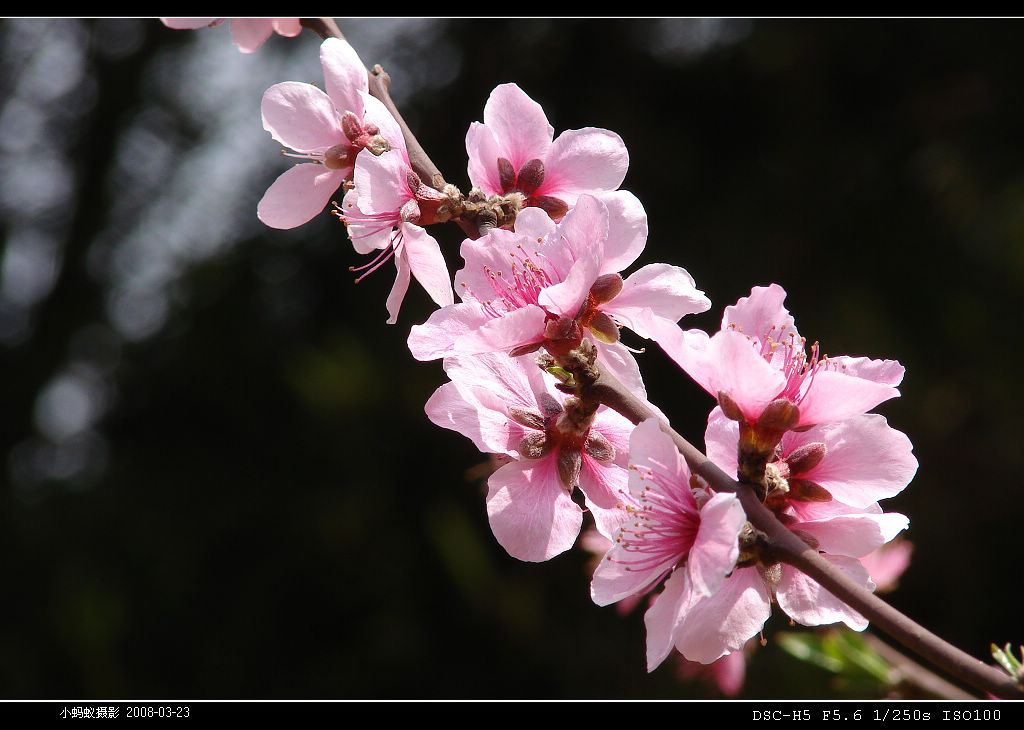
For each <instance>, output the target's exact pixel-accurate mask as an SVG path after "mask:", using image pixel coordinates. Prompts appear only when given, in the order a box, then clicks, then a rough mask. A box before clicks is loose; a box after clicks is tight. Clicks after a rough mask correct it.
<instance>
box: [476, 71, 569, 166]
mask: <svg viewBox="0 0 1024 730" xmlns="http://www.w3.org/2000/svg"><path fill="white" fill-rule="evenodd" d="M484 124H486V125H487V126H488V127H489V128H490V129H491V131H492V132H493V133H494V138H495V140H496V142H497V144H498V151H499V155H500V156H501V157H504V158H506V159H507V160H508V161H509V162H511V163H512V167H513V168H514V169H515V170H517V171H518V170H519V168H520V167H522V165H523V163H525V162H527V161H528V160H532V159H540V160H543V159H544V158H545V157H546V156H547V153H548V149H550V147H551V139H552V137H554V135H555V129H554V127H552V126H551V125H550V124H548V118H547V116H545V114H544V110H543V109H542V108H541V106H540V104H538V103H537V102H535V101H534V100H533V99H531V98H530V97H529V96H527V95H526V93H525V92H524V91H523V90H522V89H520V88H519V87H518V86H516V85H515V84H502V85H501V86H498V87H496V88H495V89H494V91H492V92H491V95H490V96H489V97H488V99H487V103H486V104H485V105H484ZM490 164H492V165H496V164H497V158H495V159H494V160H491V161H490Z"/></svg>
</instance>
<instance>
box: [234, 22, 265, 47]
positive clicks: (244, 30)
mask: <svg viewBox="0 0 1024 730" xmlns="http://www.w3.org/2000/svg"><path fill="white" fill-rule="evenodd" d="M273 32H274V23H273V19H271V18H232V19H231V38H232V40H234V41H235V45H236V46H238V50H240V51H241V52H242V53H252V52H253V51H255V50H256V49H257V48H259V47H260V46H262V45H263V43H264V42H265V41H266V40H267V38H269V37H270V34H271V33H273Z"/></svg>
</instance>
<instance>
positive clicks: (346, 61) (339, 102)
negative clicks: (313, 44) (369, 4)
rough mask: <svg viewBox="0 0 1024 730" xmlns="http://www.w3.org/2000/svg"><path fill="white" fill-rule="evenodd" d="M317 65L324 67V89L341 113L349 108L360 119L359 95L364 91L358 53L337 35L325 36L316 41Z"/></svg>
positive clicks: (361, 65) (364, 79)
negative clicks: (317, 42) (318, 45)
mask: <svg viewBox="0 0 1024 730" xmlns="http://www.w3.org/2000/svg"><path fill="white" fill-rule="evenodd" d="M320 65H321V66H323V68H324V89H326V91H327V95H328V96H329V97H330V98H331V101H332V102H333V103H334V106H335V107H336V108H337V110H338V111H339V112H341V113H345V112H346V111H350V112H352V113H353V114H355V115H356V116H357V117H359V118H360V119H362V118H363V97H362V96H361V95H360V93H359V92H361V91H366V90H367V89H368V88H369V84H368V82H367V80H366V66H364V65H363V62H362V61H361V60H360V59H359V54H357V53H356V51H355V49H354V48H352V46H351V45H349V43H348V41H344V40H342V39H341V38H327V39H326V40H325V41H324V42H323V43H321V44H320Z"/></svg>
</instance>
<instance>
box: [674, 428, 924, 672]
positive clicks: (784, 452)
mask: <svg viewBox="0 0 1024 730" xmlns="http://www.w3.org/2000/svg"><path fill="white" fill-rule="evenodd" d="M887 429H888V430H887ZM739 430H740V427H739V425H738V424H737V423H736V422H735V421H732V420H730V419H727V418H726V417H725V416H724V415H723V414H722V412H721V410H720V409H719V408H716V409H715V410H714V411H713V412H712V414H711V416H710V417H709V419H708V430H707V434H706V438H707V452H708V456H709V458H710V459H711V460H712V461H714V462H715V463H716V464H717V465H718V466H719V467H721V468H722V469H724V470H726V471H729V470H735V469H736V467H737V457H736V452H737V446H738V443H739ZM890 431H891V433H890ZM872 449H876V450H877V453H878V459H879V461H880V462H882V466H884V467H886V468H888V469H891V470H892V475H891V476H887V475H885V474H884V473H883V471H884V469H880V468H878V467H879V465H874V464H871V459H872V454H873V451H872ZM916 468H917V462H916V460H915V459H914V458H913V457H912V456H911V455H910V449H909V442H905V437H904V436H903V435H902V434H900V433H899V432H897V431H892V430H891V429H889V428H888V426H887V425H885V421H884V419H881V417H880V416H873V415H864V416H861V417H858V418H855V419H852V421H849V422H845V423H842V424H829V425H828V426H827V427H826V426H817V427H814V428H811V429H808V430H807V431H805V432H802V433H793V432H790V433H787V434H785V435H784V436H783V437H782V439H781V440H780V442H779V444H778V445H777V446H776V447H775V452H774V454H773V459H772V461H770V462H769V464H768V466H767V468H766V470H765V474H766V478H765V485H764V486H765V488H766V492H767V493H766V494H765V495H764V502H765V505H766V506H767V507H769V508H770V509H772V510H773V511H774V512H775V513H776V514H777V515H778V516H779V518H780V520H782V521H783V522H784V524H786V526H787V527H788V528H789V529H790V530H792V531H793V532H795V533H797V534H798V535H799V536H800V537H801V539H803V540H804V542H807V543H808V544H810V545H813V546H814V547H815V548H816V549H817V550H818V551H819V552H820V553H821V554H822V557H823V558H824V559H825V560H827V561H829V562H831V563H832V564H833V565H834V566H835V567H837V568H838V569H840V570H841V571H843V572H844V573H846V574H847V575H848V576H849V577H850V578H851V579H853V580H854V581H856V582H857V583H859V584H860V585H861V586H863V587H864V588H866V589H868V590H873V589H874V587H875V584H874V583H873V582H872V580H871V578H870V577H869V574H868V571H867V570H866V569H865V567H864V565H862V564H861V560H860V559H862V558H864V557H865V556H867V555H869V554H870V553H872V552H873V551H874V550H876V549H878V548H879V547H881V546H882V545H884V544H885V543H887V542H889V541H890V540H892V539H893V538H894V537H895V536H896V535H897V534H898V533H899V532H901V531H902V530H904V529H905V528H906V526H907V524H908V521H907V518H906V517H905V516H904V515H901V514H897V513H883V512H882V509H881V508H880V507H879V506H878V504H877V503H876V502H872V503H870V504H865V501H869V500H868V498H869V496H871V495H886V496H891V495H892V494H895V493H898V492H899V491H900V490H901V489H902V488H903V487H904V486H905V485H906V483H907V482H908V481H909V480H910V478H911V477H912V476H913V475H914V472H915V470H916ZM858 470H860V471H861V472H862V473H863V474H864V480H865V485H866V486H865V489H864V490H863V491H862V490H859V489H857V488H856V484H855V482H856V476H855V474H856V472H857V471H858ZM811 476H813V477H814V479H813V480H812V479H810V478H809V477H811ZM837 496H841V497H843V498H845V499H850V500H851V501H852V502H854V503H856V505H857V506H852V505H851V504H847V503H844V502H841V501H839V500H838V498H836V497H837ZM773 600H774V601H775V602H776V603H777V604H778V606H779V608H780V609H782V611H783V612H784V613H785V614H786V615H788V616H789V617H790V618H791V619H792V620H793V621H795V622H797V623H800V624H804V625H806V626H819V625H824V624H831V623H837V622H842V623H845V624H846V625H847V626H849V627H850V628H852V629H854V630H857V631H860V630H863V629H864V628H865V627H866V626H867V623H868V622H867V620H866V619H865V618H864V617H863V616H861V615H860V614H859V613H858V612H856V611H854V610H853V609H852V608H850V607H849V606H847V605H846V604H844V603H843V602H842V601H840V600H838V599H837V598H836V597H835V596H833V595H832V594H831V593H829V592H828V591H827V590H825V589H824V588H822V587H821V585H819V584H818V583H817V582H816V581H814V580H813V579H811V578H810V577H808V576H807V575H805V574H804V573H801V572H800V571H798V570H796V569H795V568H792V567H791V566H788V565H784V564H760V563H759V561H758V558H757V556H756V553H755V554H754V555H752V556H751V557H748V558H746V559H741V561H740V567H739V568H737V570H735V571H734V572H733V573H732V575H730V577H729V578H728V579H727V580H726V581H725V583H724V584H723V586H722V587H721V589H720V590H719V591H718V592H717V593H715V594H714V595H712V596H709V597H708V598H707V599H705V600H703V601H701V602H699V603H698V604H696V605H695V606H694V607H693V608H692V609H691V611H690V615H689V618H688V622H687V623H686V624H684V626H683V628H682V629H680V630H679V631H678V633H677V635H676V648H677V649H679V651H680V652H681V653H683V654H684V655H685V656H686V657H687V658H689V659H692V660H695V661H699V662H702V663H705V664H706V663H710V662H712V661H715V660H716V659H718V658H719V657H720V656H723V655H725V654H727V653H729V652H731V651H736V650H737V649H738V648H739V647H740V646H742V644H743V642H745V641H746V639H748V638H749V637H751V636H753V635H754V634H755V633H757V632H758V631H760V630H761V627H762V626H763V624H764V622H765V620H767V618H768V616H769V615H770V613H771V603H772V601H773ZM701 622H708V623H704V624H702V623H701ZM695 627H696V628H695Z"/></svg>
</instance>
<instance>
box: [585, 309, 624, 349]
mask: <svg viewBox="0 0 1024 730" xmlns="http://www.w3.org/2000/svg"><path fill="white" fill-rule="evenodd" d="M590 331H591V332H593V333H594V337H596V338H597V339H599V340H601V342H607V343H609V344H611V343H613V342H618V341H619V326H618V325H617V324H615V320H613V319H612V318H611V317H609V316H608V315H607V314H605V313H604V312H597V313H595V314H594V316H593V318H592V319H591V320H590Z"/></svg>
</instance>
